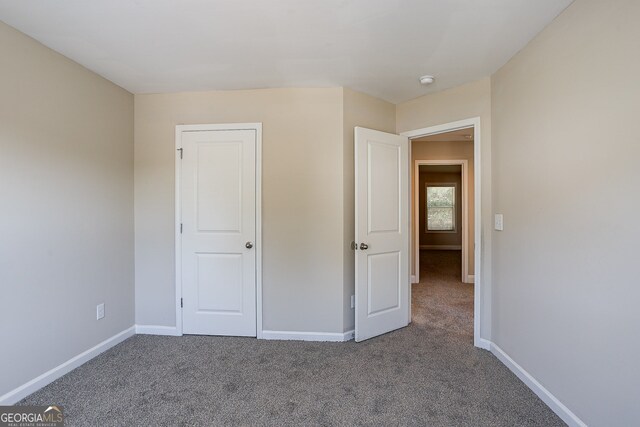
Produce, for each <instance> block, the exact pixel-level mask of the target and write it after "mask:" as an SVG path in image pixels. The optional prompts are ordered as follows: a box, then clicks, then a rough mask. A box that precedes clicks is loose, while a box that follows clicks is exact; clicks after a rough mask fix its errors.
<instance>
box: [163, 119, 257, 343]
mask: <svg viewBox="0 0 640 427" xmlns="http://www.w3.org/2000/svg"><path fill="white" fill-rule="evenodd" d="M210 130H214V131H215V130H254V131H255V132H256V165H255V167H256V190H255V193H256V194H255V197H256V237H255V246H254V247H255V250H256V338H262V123H228V124H199V125H177V126H176V134H175V148H176V155H175V170H176V176H175V199H176V202H175V203H176V205H175V219H176V222H175V242H176V244H175V269H176V276H175V287H176V301H175V310H176V330H177V333H176V335H179V336H182V335H183V332H182V304H181V300H182V259H181V254H182V233H181V230H180V228H181V223H182V198H181V194H180V193H181V190H180V188H181V182H180V177H181V173H182V162H181V161H180V160H181V151H180V150H181V148H182V133H183V132H193V131H210Z"/></svg>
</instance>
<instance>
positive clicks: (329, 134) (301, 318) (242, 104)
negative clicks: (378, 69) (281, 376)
mask: <svg viewBox="0 0 640 427" xmlns="http://www.w3.org/2000/svg"><path fill="white" fill-rule="evenodd" d="M342 98H343V92H342V89H341V88H331V89H265V90H241V91H213V92H197V93H176V94H160V95H136V97H135V165H136V170H135V180H136V185H135V218H136V223H135V225H136V232H135V235H136V322H137V323H139V324H147V325H168V326H173V325H175V309H174V307H175V305H174V301H175V288H174V281H175V271H174V270H175V269H174V262H175V258H174V257H175V253H174V247H175V241H174V240H175V239H174V221H175V217H174V209H175V206H174V204H175V199H174V186H175V183H174V182H175V163H174V158H175V126H176V125H177V124H195V123H234V122H236V123H237V122H262V123H263V148H262V151H263V159H262V168H263V175H262V188H263V200H262V206H263V211H262V221H263V322H264V323H263V327H264V329H266V330H276V331H313V332H336V333H340V332H342V331H343V310H342V306H343V274H344V273H343V268H342V267H343V252H342V251H341V250H340V248H342V246H343V243H344V242H343V231H342V230H343V226H344V224H343V203H344V195H343V180H342V175H343V154H344V153H343V141H342V137H343V127H342V120H343V115H342Z"/></svg>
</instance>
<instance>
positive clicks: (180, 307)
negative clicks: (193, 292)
mask: <svg viewBox="0 0 640 427" xmlns="http://www.w3.org/2000/svg"><path fill="white" fill-rule="evenodd" d="M180 308H182V298H180Z"/></svg>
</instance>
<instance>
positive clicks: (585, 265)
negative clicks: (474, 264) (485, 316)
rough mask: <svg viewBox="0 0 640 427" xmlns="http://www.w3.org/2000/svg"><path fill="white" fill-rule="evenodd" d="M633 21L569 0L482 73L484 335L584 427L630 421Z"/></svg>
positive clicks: (634, 356)
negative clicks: (494, 217)
mask: <svg viewBox="0 0 640 427" xmlns="http://www.w3.org/2000/svg"><path fill="white" fill-rule="evenodd" d="M639 16H640V2H638V1H637V0H619V1H615V2H604V1H599V0H577V1H576V2H574V3H573V4H572V5H571V6H570V7H569V8H568V9H567V10H566V11H565V12H564V13H562V14H561V15H560V16H559V17H558V18H557V19H556V20H555V21H554V22H553V23H552V24H551V25H549V26H548V27H547V28H546V29H545V30H544V31H543V32H542V33H541V34H540V35H538V36H537V37H536V38H535V39H534V40H533V41H532V42H531V43H530V44H529V45H528V46H527V47H526V48H525V49H523V50H522V51H521V52H520V53H519V54H518V55H516V56H515V57H514V58H513V59H512V60H511V61H510V62H509V63H508V64H506V65H505V66H504V67H503V68H502V69H501V70H499V71H498V72H497V73H496V74H495V75H494V76H493V79H492V86H493V87H492V103H493V111H492V118H493V148H494V159H493V160H494V162H493V166H494V167H493V172H494V194H495V209H496V212H501V213H503V214H504V223H505V228H504V231H503V232H495V233H494V270H493V272H494V280H493V285H494V288H493V292H494V304H493V307H494V310H493V319H494V322H493V324H494V328H493V331H492V337H493V340H494V341H495V342H496V343H497V344H498V345H499V346H500V347H501V348H502V349H503V350H504V351H505V352H507V353H508V354H509V355H510V356H511V357H512V358H513V359H514V360H515V361H516V362H517V363H519V364H520V365H521V366H522V367H523V368H524V369H526V370H527V371H528V372H529V373H531V374H532V375H533V376H534V377H535V378H536V379H537V380H538V381H539V382H540V383H541V384H542V385H543V386H545V387H546V388H547V389H548V390H549V391H551V393H553V394H554V395H555V396H556V397H557V398H558V399H560V400H561V401H562V403H564V404H565V405H566V406H567V407H569V408H570V409H571V410H572V411H573V412H574V413H575V414H576V415H577V416H579V417H580V418H581V419H582V420H583V421H584V422H585V423H586V424H588V425H592V426H605V425H606V426H630V425H637V423H638V419H639V417H640V410H639V409H638V399H639V397H640V395H639V392H638V391H639V390H640V389H639V384H640V370H639V369H638V357H639V356H640V340H639V339H638V332H639V331H640V310H639V309H638V301H640V287H639V286H638V273H637V271H636V270H637V262H638V246H637V245H638V237H639V236H640V226H639V225H638V224H639V223H638V211H640V198H639V197H638V194H639V189H640V173H638V159H640V138H639V137H638V132H636V131H635V130H634V128H633V125H634V124H635V123H636V122H637V119H638V114H639V113H640V84H639V83H638V76H640V55H638V52H640V26H638V23H637V18H638V17H639Z"/></svg>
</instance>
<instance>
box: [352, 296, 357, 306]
mask: <svg viewBox="0 0 640 427" xmlns="http://www.w3.org/2000/svg"><path fill="white" fill-rule="evenodd" d="M351 308H356V296H355V295H351Z"/></svg>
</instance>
